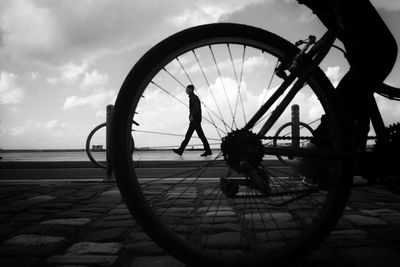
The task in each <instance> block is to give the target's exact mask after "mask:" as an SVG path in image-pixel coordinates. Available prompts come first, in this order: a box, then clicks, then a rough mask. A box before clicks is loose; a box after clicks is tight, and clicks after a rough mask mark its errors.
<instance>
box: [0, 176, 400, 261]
mask: <svg viewBox="0 0 400 267" xmlns="http://www.w3.org/2000/svg"><path fill="white" fill-rule="evenodd" d="M0 266H70V267H71V266H132V267H134V266H140V267H157V266H169V267H175V266H185V264H184V263H182V262H180V261H178V260H176V259H175V258H173V257H172V256H170V255H168V254H167V253H166V252H164V251H163V250H162V249H161V248H159V247H158V246H157V244H155V243H154V242H153V241H152V240H151V239H149V238H148V236H147V235H146V234H145V233H143V231H142V230H141V229H140V227H139V226H138V225H137V224H136V223H135V221H134V220H133V219H132V217H131V215H130V214H129V212H128V210H127V209H126V206H125V205H124V204H123V202H122V200H121V197H120V194H119V191H118V189H117V186H116V184H115V183H104V182H98V181H84V180H82V181H74V182H65V181H52V182H51V181H47V182H36V183H32V182H23V183H21V182H19V183H16V182H10V181H3V182H1V184H0ZM298 266H362V267H365V266H382V267H385V266H400V197H399V196H396V195H394V194H392V193H389V192H388V191H386V190H385V189H383V188H382V187H381V186H371V187H358V188H354V189H353V193H352V196H351V198H350V201H349V203H348V206H347V208H346V211H345V214H344V216H343V217H342V219H341V220H340V222H339V224H338V225H337V227H336V229H335V230H334V231H333V232H332V233H331V235H330V236H329V238H328V239H327V240H326V242H325V243H324V244H323V245H322V246H321V247H320V248H319V249H317V250H316V251H315V252H314V253H312V254H311V255H309V256H308V257H307V258H305V259H304V260H303V261H302V262H300V263H299V264H298Z"/></svg>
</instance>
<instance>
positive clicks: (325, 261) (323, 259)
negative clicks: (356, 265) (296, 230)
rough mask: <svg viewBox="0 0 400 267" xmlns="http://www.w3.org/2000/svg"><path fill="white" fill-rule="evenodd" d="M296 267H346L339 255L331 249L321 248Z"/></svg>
mask: <svg viewBox="0 0 400 267" xmlns="http://www.w3.org/2000/svg"><path fill="white" fill-rule="evenodd" d="M295 266H296V267H300V266H301V267H303V266H304V267H310V266H321V267H328V266H332V267H333V266H335V267H337V266H341V267H343V266H345V264H344V263H343V261H342V260H341V259H340V258H338V255H337V253H335V252H334V251H333V250H330V249H323V248H319V249H316V250H314V251H313V252H311V253H310V254H309V255H307V256H306V257H305V258H304V259H302V260H301V261H300V262H299V263H297V264H296V265H295Z"/></svg>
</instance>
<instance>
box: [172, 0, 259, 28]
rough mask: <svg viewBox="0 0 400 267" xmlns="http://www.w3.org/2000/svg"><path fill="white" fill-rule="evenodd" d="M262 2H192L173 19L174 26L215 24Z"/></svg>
mask: <svg viewBox="0 0 400 267" xmlns="http://www.w3.org/2000/svg"><path fill="white" fill-rule="evenodd" d="M261 2H263V1H261V0H247V1H244V0H230V1H228V0H225V1H223V0H220V1H193V2H192V1H191V4H190V5H188V6H187V7H186V8H185V9H184V11H183V12H182V13H181V14H179V15H175V16H173V17H171V21H172V23H173V24H175V25H177V26H182V25H186V26H194V25H199V24H204V23H210V22H215V21H218V20H220V19H221V18H223V17H224V16H227V15H230V14H232V13H234V12H237V11H239V10H242V9H243V8H245V7H246V6H248V5H250V4H255V3H261Z"/></svg>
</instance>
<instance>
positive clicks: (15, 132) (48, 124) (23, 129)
mask: <svg viewBox="0 0 400 267" xmlns="http://www.w3.org/2000/svg"><path fill="white" fill-rule="evenodd" d="M67 128H68V125H67V124H66V123H62V122H60V121H59V120H57V119H51V120H49V121H44V122H32V121H28V122H27V123H26V124H25V125H23V126H14V127H11V128H10V129H9V130H8V131H6V134H8V135H9V136H14V137H21V136H25V135H36V134H35V133H37V132H40V133H42V134H47V133H48V132H53V133H54V132H58V131H61V130H63V129H67Z"/></svg>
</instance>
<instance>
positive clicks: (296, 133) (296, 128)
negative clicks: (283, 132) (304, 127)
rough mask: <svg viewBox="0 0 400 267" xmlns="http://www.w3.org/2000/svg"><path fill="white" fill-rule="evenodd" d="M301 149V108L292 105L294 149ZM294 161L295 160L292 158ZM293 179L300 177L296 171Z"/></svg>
mask: <svg viewBox="0 0 400 267" xmlns="http://www.w3.org/2000/svg"><path fill="white" fill-rule="evenodd" d="M299 147H300V107H299V105H297V104H295V105H292V148H299ZM291 159H293V158H291ZM293 177H295V178H298V177H300V173H299V172H298V171H297V170H294V174H293Z"/></svg>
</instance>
